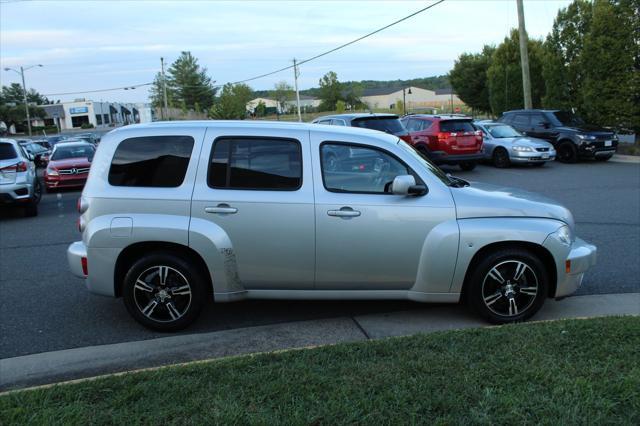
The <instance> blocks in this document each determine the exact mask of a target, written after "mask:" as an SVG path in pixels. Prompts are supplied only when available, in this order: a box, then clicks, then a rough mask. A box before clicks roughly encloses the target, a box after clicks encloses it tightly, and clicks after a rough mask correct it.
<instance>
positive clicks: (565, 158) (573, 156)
mask: <svg viewBox="0 0 640 426" xmlns="http://www.w3.org/2000/svg"><path fill="white" fill-rule="evenodd" d="M557 158H558V160H560V161H561V162H562V163H575V162H576V161H578V150H577V149H576V146H575V144H574V143H573V142H571V141H564V142H562V143H561V144H560V145H559V146H558V157H557Z"/></svg>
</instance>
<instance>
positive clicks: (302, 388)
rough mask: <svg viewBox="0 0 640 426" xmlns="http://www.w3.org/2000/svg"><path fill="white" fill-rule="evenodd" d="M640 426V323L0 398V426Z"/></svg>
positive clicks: (380, 348)
mask: <svg viewBox="0 0 640 426" xmlns="http://www.w3.org/2000/svg"><path fill="white" fill-rule="evenodd" d="M417 423H421V424H494V423H498V424H518V425H520V424H538V423H542V424H550V425H557V424H636V425H637V424H640V318H638V317H615V318H600V319H589V320H567V321H558V322H546V323H530V324H518V325H511V326H504V327H493V328H484V329H473V330H464V331H450V332H440V333H434V334H429V335H421V336H413V337H406V338H392V339H385V340H380V341H371V342H363V343H355V344H341V345H336V346H329V347H322V348H316V349H304V350H294V351H287V352H281V353H273V354H260V355H252V356H243V357H236V358H226V359H220V360H215V361H211V362H206V363H198V364H192V365H187V366H178V367H170V368H165V369H160V370H154V371H146V372H140V373H134V374H126V375H123V376H118V377H109V378H104V379H99V380H94V381H86V382H81V383H77V384H69V385H60V386H55V387H52V388H47V389H39V390H33V391H24V392H15V393H11V394H7V395H4V396H2V397H0V424H2V425H8V424H83V425H84V424H150V425H156V424H263V425H266V424H269V425H271V424H327V425H335V424H417Z"/></svg>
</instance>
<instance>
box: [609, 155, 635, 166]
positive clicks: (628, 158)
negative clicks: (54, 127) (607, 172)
mask: <svg viewBox="0 0 640 426" xmlns="http://www.w3.org/2000/svg"><path fill="white" fill-rule="evenodd" d="M609 161H613V162H614V163H630V164H640V156H637V155H621V154H614V156H613V157H611V159H610V160H609Z"/></svg>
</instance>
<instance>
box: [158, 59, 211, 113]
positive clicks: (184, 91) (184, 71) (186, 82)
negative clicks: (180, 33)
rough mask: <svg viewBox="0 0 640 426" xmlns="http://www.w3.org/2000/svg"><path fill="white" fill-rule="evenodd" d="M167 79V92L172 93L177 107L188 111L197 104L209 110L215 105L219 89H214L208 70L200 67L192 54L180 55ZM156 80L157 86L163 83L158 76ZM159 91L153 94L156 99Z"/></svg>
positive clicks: (168, 72)
mask: <svg viewBox="0 0 640 426" xmlns="http://www.w3.org/2000/svg"><path fill="white" fill-rule="evenodd" d="M166 78H167V92H171V95H172V99H173V100H174V101H175V103H176V104H177V105H181V106H184V107H185V108H187V109H194V108H195V105H196V103H197V104H198V105H199V106H200V108H203V109H209V108H211V106H212V105H213V103H214V101H215V95H216V91H217V89H216V88H214V87H213V83H212V81H211V77H209V76H208V75H207V69H206V68H204V67H201V66H200V65H198V60H197V59H196V58H195V57H194V56H193V55H191V52H182V53H181V54H180V57H179V58H178V59H176V61H175V62H173V63H172V64H171V66H170V67H169V69H168V70H167V75H166ZM156 80H157V81H156V84H158V83H159V82H160V81H161V80H158V76H156ZM154 86H155V85H154ZM159 87H161V86H159ZM157 89H158V87H156V89H155V90H154V91H153V92H152V95H153V94H155V96H156V98H157Z"/></svg>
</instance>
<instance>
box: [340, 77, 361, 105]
mask: <svg viewBox="0 0 640 426" xmlns="http://www.w3.org/2000/svg"><path fill="white" fill-rule="evenodd" d="M362 91H363V88H362V84H361V83H358V82H353V81H352V82H349V83H342V95H343V97H344V101H345V103H346V105H347V106H348V107H349V109H352V110H354V109H358V108H360V107H362V106H363V103H362V101H361V100H360V98H361V97H362Z"/></svg>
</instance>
